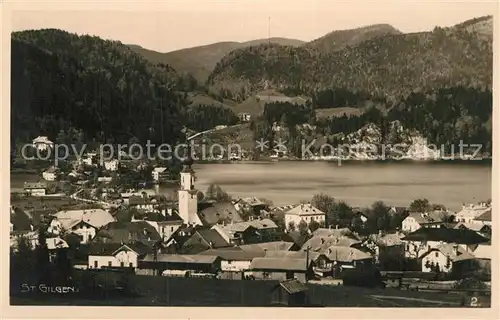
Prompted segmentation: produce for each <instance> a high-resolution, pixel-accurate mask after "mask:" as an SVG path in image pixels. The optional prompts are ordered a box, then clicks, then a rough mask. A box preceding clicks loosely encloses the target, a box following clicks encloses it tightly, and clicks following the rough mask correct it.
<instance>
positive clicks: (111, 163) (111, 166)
mask: <svg viewBox="0 0 500 320" xmlns="http://www.w3.org/2000/svg"><path fill="white" fill-rule="evenodd" d="M119 167H120V161H118V160H117V159H112V160H107V161H104V169H106V170H107V171H117V170H118V168H119Z"/></svg>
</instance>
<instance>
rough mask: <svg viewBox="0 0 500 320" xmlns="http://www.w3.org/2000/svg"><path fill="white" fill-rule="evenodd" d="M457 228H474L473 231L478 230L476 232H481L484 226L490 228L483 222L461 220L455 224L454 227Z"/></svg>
mask: <svg viewBox="0 0 500 320" xmlns="http://www.w3.org/2000/svg"><path fill="white" fill-rule="evenodd" d="M454 228H455V229H459V228H466V229H469V230H472V231H476V232H479V231H481V230H482V229H483V228H489V226H488V225H486V224H482V223H480V222H479V223H466V222H459V223H457V224H456V225H455V227H454Z"/></svg>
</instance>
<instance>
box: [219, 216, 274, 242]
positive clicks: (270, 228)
mask: <svg viewBox="0 0 500 320" xmlns="http://www.w3.org/2000/svg"><path fill="white" fill-rule="evenodd" d="M212 229H214V230H216V231H217V232H218V233H219V234H220V235H221V236H222V237H223V238H224V239H225V240H226V241H227V242H229V243H231V244H234V245H242V244H249V243H259V242H267V241H275V240H277V239H278V238H279V236H278V232H277V231H278V226H277V225H276V223H274V221H272V220H270V219H257V220H251V221H242V222H237V223H229V224H225V223H222V224H217V225H215V226H213V227H212Z"/></svg>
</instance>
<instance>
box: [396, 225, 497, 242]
mask: <svg viewBox="0 0 500 320" xmlns="http://www.w3.org/2000/svg"><path fill="white" fill-rule="evenodd" d="M402 240H405V241H443V242H447V243H458V244H478V243H485V242H488V239H486V238H485V237H483V236H481V235H479V234H478V233H477V232H475V231H472V230H469V229H448V228H420V229H418V230H417V231H414V232H412V233H410V234H408V235H407V236H405V237H404V238H403V239H402Z"/></svg>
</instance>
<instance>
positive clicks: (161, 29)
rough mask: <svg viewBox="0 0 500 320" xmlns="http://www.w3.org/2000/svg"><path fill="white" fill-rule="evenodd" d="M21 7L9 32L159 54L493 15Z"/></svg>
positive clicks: (288, 4)
mask: <svg viewBox="0 0 500 320" xmlns="http://www.w3.org/2000/svg"><path fill="white" fill-rule="evenodd" d="M27 6H28V5H27V4H25V5H24V6H23V7H22V10H20V9H21V7H20V4H17V7H14V8H13V9H11V11H10V12H11V16H10V22H11V27H12V31H20V30H27V29H41V28H58V29H63V30H66V31H69V32H72V33H77V34H90V35H96V36H99V37H101V38H104V39H112V40H118V41H121V42H122V43H125V44H136V45H140V46H142V47H144V48H147V49H151V50H155V51H159V52H169V51H173V50H178V49H182V48H188V47H194V46H199V45H205V44H210V43H215V42H220V41H238V42H241V41H248V40H254V39H262V38H267V37H268V35H269V29H270V35H271V37H285V38H293V39H299V40H303V41H310V40H313V39H316V38H319V37H321V36H323V35H325V34H327V33H329V32H331V31H334V30H342V29H352V28H357V27H362V26H366V25H371V24H378V23H387V24H390V25H392V26H393V27H395V28H397V29H399V30H400V31H403V32H418V31H427V30H432V29H433V28H434V27H435V26H442V27H446V26H451V25H454V24H456V23H460V22H462V21H465V20H468V19H471V18H475V17H479V16H484V15H493V14H495V13H496V12H497V11H498V5H497V3H496V1H485V0H483V1H481V0H476V1H474V2H464V1H440V2H438V1H424V0H420V1H411V0H401V1H396V0H393V1H383V0H379V1H361V0H350V1H349V2H344V1H331V0H330V1H326V0H323V1H319V0H317V1H316V0H307V1H305V0H267V1H264V0H252V1H248V0H238V1H215V0H210V1H209V0H203V1H201V0H200V1H194V0H184V1H182V2H181V1H163V2H161V1H160V2H158V1H157V2H147V1H144V2H142V3H138V2H121V3H120V2H114V3H111V2H101V3H98V2H93V3H82V2H79V3H75V2H71V1H68V2H57V3H56V2H53V3H50V2H46V1H44V2H43V3H42V4H40V3H38V4H37V3H36V2H31V3H30V4H29V7H27ZM27 8H29V9H28V10H29V11H28V10H27ZM269 18H271V20H270V23H269ZM269 27H270V28H269Z"/></svg>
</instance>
